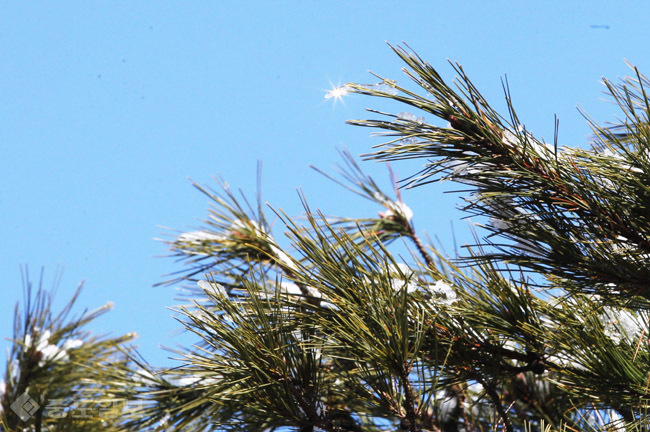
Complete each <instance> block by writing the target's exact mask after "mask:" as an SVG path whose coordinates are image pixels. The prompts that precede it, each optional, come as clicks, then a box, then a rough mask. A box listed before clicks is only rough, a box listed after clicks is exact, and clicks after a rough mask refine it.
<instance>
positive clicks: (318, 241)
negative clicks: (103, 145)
mask: <svg viewBox="0 0 650 432" xmlns="http://www.w3.org/2000/svg"><path fill="white" fill-rule="evenodd" d="M393 49H394V51H395V53H396V54H397V55H398V56H399V57H400V58H401V60H402V61H403V62H404V63H405V64H406V66H407V68H405V69H404V73H405V74H406V76H407V77H408V78H410V80H411V81H412V82H413V83H414V84H415V85H416V86H417V90H412V89H409V88H407V87H406V86H402V85H399V84H398V83H397V81H394V80H390V79H385V78H382V77H377V78H378V79H379V82H378V83H376V84H370V85H367V84H354V83H350V84H346V85H345V86H342V87H339V88H337V89H334V90H332V91H331V92H330V93H328V95H327V96H326V97H335V98H338V97H342V96H344V95H346V94H348V93H357V94H361V95H367V96H372V97H380V98H385V99H390V100H393V101H396V102H398V103H400V104H402V105H404V106H408V108H404V109H405V111H402V112H399V113H397V114H390V113H384V112H379V111H374V110H370V112H371V115H373V116H375V117H376V118H375V119H370V120H353V121H350V122H349V123H351V124H353V125H358V126H364V127H370V128H373V129H374V130H377V131H378V133H379V134H380V135H381V136H383V137H387V139H388V140H389V141H388V142H386V143H383V144H381V145H379V146H376V148H375V150H374V151H373V152H372V153H369V154H367V155H365V157H366V159H369V160H378V161H387V162H395V161H400V160H404V159H419V160H421V161H422V162H423V168H422V169H421V171H419V172H417V173H414V174H413V175H412V176H410V177H408V178H406V179H404V180H402V181H401V182H394V183H395V184H399V185H400V186H401V187H427V184H428V183H431V182H436V181H441V180H450V181H453V182H456V183H457V184H458V185H460V186H459V188H460V193H461V194H462V196H463V200H464V201H463V203H464V204H463V208H462V209H463V211H465V212H466V213H467V214H468V215H470V216H472V217H473V218H474V219H475V220H478V221H482V222H481V223H480V225H479V226H478V227H477V228H476V232H475V239H476V242H475V244H474V245H469V246H468V248H467V249H466V253H464V254H463V255H462V256H461V257H460V258H457V257H449V256H446V255H445V254H443V253H441V252H439V251H438V250H436V249H435V248H434V247H433V246H432V245H431V244H427V242H425V241H423V239H422V238H421V237H420V235H419V234H418V232H417V231H416V229H415V224H414V219H415V217H414V215H413V212H412V211H411V209H410V208H409V207H408V206H407V204H406V203H404V202H403V201H402V199H401V196H400V193H399V190H398V189H396V191H395V193H394V194H395V196H394V197H392V195H393V192H390V193H386V192H384V191H382V190H381V189H380V187H379V186H378V185H377V183H376V182H375V181H374V180H373V179H372V178H371V177H369V176H368V175H366V174H365V173H364V172H363V171H362V169H361V168H360V166H359V164H358V163H357V162H356V161H355V159H354V158H353V157H352V156H351V155H350V154H349V153H348V152H347V151H342V152H341V155H342V164H341V165H340V166H339V170H338V175H332V176H330V178H331V179H333V180H335V181H336V182H337V183H339V184H340V185H342V186H344V187H345V188H347V189H349V190H350V191H352V192H354V193H355V194H357V195H359V196H361V197H363V198H366V199H368V200H370V201H372V202H374V203H376V205H377V207H378V208H381V209H383V211H381V212H380V213H379V214H378V216H376V217H370V218H367V219H352V218H332V217H328V216H325V215H324V214H323V213H321V212H320V211H314V210H312V209H311V207H310V205H309V204H308V203H307V201H306V199H305V198H304V197H303V200H302V203H303V205H304V209H305V215H304V218H302V219H300V218H292V217H290V216H288V215H287V214H285V213H284V212H282V211H281V210H278V209H276V208H273V207H266V206H264V205H262V203H261V199H260V198H259V197H258V199H257V203H256V205H251V204H249V201H247V200H246V198H245V197H244V196H243V195H242V197H241V198H240V197H239V195H238V194H236V193H235V192H233V191H231V190H230V189H229V187H228V186H227V184H226V183H221V184H220V190H218V191H217V190H212V189H210V188H207V187H203V186H199V185H196V186H197V188H198V189H199V190H200V191H201V192H203V193H204V194H205V195H206V196H208V197H209V198H210V200H211V201H212V203H213V206H212V208H211V209H210V210H209V215H208V217H207V218H206V219H205V220H204V221H203V227H202V228H201V229H200V230H198V231H193V232H185V233H182V234H181V235H180V236H177V237H174V238H173V239H172V240H170V241H168V244H169V246H170V248H171V251H172V254H173V255H174V256H176V257H177V258H179V259H180V260H181V261H182V262H183V268H182V270H181V271H179V272H178V273H176V274H175V275H174V276H173V277H172V278H171V279H170V280H168V281H166V284H173V285H181V286H184V287H185V288H184V296H185V303H184V304H185V305H184V306H182V307H180V308H179V309H178V310H177V312H178V313H179V314H180V315H181V316H182V317H183V318H182V324H183V326H184V328H185V329H187V331H189V332H191V333H193V334H195V335H196V337H197V338H198V340H199V342H198V343H197V344H196V345H195V346H193V347H188V348H187V349H186V350H180V351H178V352H177V353H176V354H177V355H178V356H179V357H180V361H179V364H178V367H176V368H172V369H161V368H156V367H153V366H151V365H149V364H148V363H146V362H145V361H144V360H143V359H142V358H141V357H139V355H138V353H137V351H136V350H135V349H134V348H133V347H132V346H131V345H129V342H130V340H131V339H132V335H126V336H124V337H120V338H115V339H107V338H97V337H95V336H93V335H92V334H91V333H87V332H84V331H83V330H82V327H83V326H84V325H85V324H87V323H88V322H89V321H91V320H92V319H94V318H95V317H96V316H98V315H99V314H101V313H103V312H104V311H106V310H108V308H107V307H104V308H101V309H99V310H97V311H95V312H91V313H86V314H84V315H83V316H81V317H80V318H75V319H71V320H69V321H66V314H67V312H69V310H70V307H67V308H66V309H65V310H64V313H63V314H61V315H59V316H57V317H55V318H53V317H52V313H51V311H50V300H49V295H48V294H47V292H46V291H44V290H42V289H39V290H38V291H37V292H33V290H31V288H29V289H28V290H27V292H26V294H27V295H26V299H27V305H26V306H25V310H24V312H23V313H22V315H21V314H20V313H18V310H17V315H16V316H17V320H16V326H15V328H16V330H15V334H14V338H13V348H12V351H11V355H10V357H9V362H8V364H7V369H6V372H5V377H4V382H3V384H2V387H0V394H1V395H2V398H1V399H0V407H1V411H0V424H2V429H3V430H6V431H23V430H30V431H46V430H47V431H64V430H65V431H86V430H116V431H117V430H120V431H131V430H133V431H141V430H157V431H163V430H165V431H181V430H183V431H185V430H187V431H196V430H215V431H217V430H246V431H273V430H277V431H283V430H295V431H301V432H308V431H309V432H311V431H341V432H343V431H355V432H356V431H364V432H365V431H368V432H370V431H392V430H405V431H410V432H416V431H488V430H506V431H514V430H545V431H546V430H567V431H573V430H616V431H619V430H638V431H641V430H648V428H649V427H650V422H649V418H650V417H649V415H648V412H647V411H648V407H649V405H650V397H649V396H648V390H649V387H650V339H649V338H648V322H649V314H648V308H649V307H650V100H649V99H648V97H647V95H646V88H647V87H648V85H649V81H648V80H647V79H646V78H645V77H644V76H643V75H641V74H640V73H639V72H638V71H637V70H636V69H635V68H632V70H633V72H634V73H633V77H629V78H625V79H624V80H622V82H621V83H620V84H616V83H613V82H611V81H607V80H606V81H605V85H606V88H607V91H608V93H609V95H610V96H611V97H612V99H613V100H614V102H616V104H617V105H618V107H619V108H620V110H621V112H622V114H623V116H622V120H621V121H620V123H619V124H616V125H607V126H600V125H598V124H596V123H595V122H593V121H591V120H589V119H588V121H589V123H590V126H591V128H592V130H593V142H591V143H590V148H588V149H583V148H581V147H573V148H569V147H560V146H558V143H557V139H556V140H555V142H554V143H552V144H550V143H545V142H543V141H541V140H538V139H537V138H535V136H534V135H533V134H532V133H531V132H530V131H528V130H527V129H526V128H525V127H524V126H523V125H522V122H521V121H520V120H519V118H518V117H517V114H516V112H515V110H514V108H513V106H512V104H511V103H510V95H509V92H508V89H507V85H506V86H504V88H505V90H506V91H505V95H506V101H507V105H508V113H507V115H506V116H504V115H501V114H499V113H497V112H496V111H494V110H493V109H492V108H491V107H490V106H489V105H488V103H487V101H486V100H485V99H484V98H483V97H482V96H481V94H480V93H479V92H478V90H477V89H476V88H475V87H474V85H473V84H472V83H471V81H470V80H469V78H468V77H467V76H466V74H465V72H464V70H463V68H462V67H461V66H460V65H459V64H455V63H452V67H453V69H454V71H455V73H456V75H457V79H456V80H455V81H454V83H452V84H449V83H447V82H445V80H444V79H443V78H442V76H441V75H440V74H439V73H438V72H437V71H436V70H435V69H434V68H433V67H432V66H431V65H429V64H428V63H426V62H425V61H423V60H422V59H421V58H420V57H418V56H417V55H416V54H413V53H412V52H410V50H409V48H408V47H396V48H393ZM407 109H408V110H411V111H415V112H417V113H418V114H413V113H411V112H410V111H406V110H407ZM424 113H426V114H427V115H433V116H435V117H437V118H438V119H440V120H441V124H442V126H440V125H436V124H432V123H427V122H425V121H424V118H423V117H421V116H420V114H424ZM328 176H329V175H328ZM269 218H276V219H278V220H279V221H280V222H281V223H277V224H275V225H276V231H277V226H278V225H282V226H283V230H284V235H285V236H286V239H283V240H282V241H281V242H278V241H276V238H281V237H278V234H277V233H275V234H274V233H272V230H271V226H270V223H269ZM395 240H403V241H404V242H405V243H406V244H407V245H409V249H410V251H411V252H412V254H411V255H410V258H409V260H406V261H408V262H404V261H405V260H404V259H403V258H402V255H400V254H397V253H395V252H393V249H394V246H395V244H393V242H394V241H395ZM281 244H290V245H291V246H290V247H283V246H281ZM27 286H28V287H31V283H30V282H27ZM73 301H74V299H73ZM21 316H22V318H21ZM23 395H28V397H29V400H27V401H26V400H25V398H24V396H23ZM21 398H22V399H21ZM17 400H19V401H20V403H19V406H18V408H16V406H15V402H16V401H17ZM52 401H55V402H58V404H53V403H52ZM34 404H37V405H39V407H40V408H38V409H34ZM82 411H83V415H81V414H80V412H82ZM21 416H22V418H21Z"/></svg>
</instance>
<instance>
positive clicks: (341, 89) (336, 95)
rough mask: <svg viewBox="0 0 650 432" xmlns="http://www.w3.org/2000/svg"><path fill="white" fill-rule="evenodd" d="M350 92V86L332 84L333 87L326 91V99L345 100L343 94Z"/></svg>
mask: <svg viewBox="0 0 650 432" xmlns="http://www.w3.org/2000/svg"><path fill="white" fill-rule="evenodd" d="M349 92H350V88H349V87H347V86H338V87H334V85H332V89H331V90H330V91H328V92H327V93H325V99H334V102H336V101H341V102H342V101H343V96H345V95H347V94H348V93H349Z"/></svg>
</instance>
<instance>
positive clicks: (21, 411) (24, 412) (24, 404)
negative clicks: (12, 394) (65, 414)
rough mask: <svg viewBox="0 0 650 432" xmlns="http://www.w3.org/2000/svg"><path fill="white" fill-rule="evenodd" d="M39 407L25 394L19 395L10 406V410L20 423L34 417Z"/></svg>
mask: <svg viewBox="0 0 650 432" xmlns="http://www.w3.org/2000/svg"><path fill="white" fill-rule="evenodd" d="M39 408H40V406H39V405H38V404H37V403H36V401H35V400H34V399H32V398H31V397H29V395H28V394H27V392H25V393H23V394H21V395H20V397H19V398H18V399H16V400H15V401H14V403H12V404H11V410H12V411H13V412H15V413H16V414H17V415H18V417H20V419H21V420H22V421H27V420H29V419H30V417H31V416H33V415H34V413H35V412H36V411H38V409H39Z"/></svg>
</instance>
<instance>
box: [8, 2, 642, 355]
mask: <svg viewBox="0 0 650 432" xmlns="http://www.w3.org/2000/svg"><path fill="white" fill-rule="evenodd" d="M532 4H534V3H533V2H512V1H511V2H505V1H490V2H487V1H465V2H450V1H445V2H442V1H428V2H424V1H421V2H417V1H414V2H408V3H403V4H398V3H396V2H394V1H392V2H388V1H372V2H370V1H357V2H322V1H318V2H317V1H301V2H281V1H277V2H270V1H252V2H162V1H161V2H126V1H122V2H120V1H113V2H73V1H69V2H13V3H12V4H4V5H3V13H2V14H1V15H0V53H2V60H1V61H0V100H1V101H2V103H0V175H1V176H2V181H1V182H0V206H1V209H2V211H1V212H0V227H1V228H0V230H2V238H3V241H2V242H1V243H0V266H1V268H0V299H1V300H0V318H1V319H0V334H1V335H2V336H3V337H10V336H11V329H12V314H13V307H14V304H15V303H16V302H17V301H19V300H20V299H21V298H22V286H21V279H20V272H19V266H20V265H21V264H29V266H30V269H31V273H32V277H33V278H37V276H38V272H39V269H40V267H41V266H45V269H46V271H45V280H46V284H49V283H50V282H51V281H52V279H53V276H54V272H55V270H56V267H57V266H58V265H61V266H64V267H65V270H64V274H63V278H62V282H61V285H60V287H59V290H58V297H57V299H58V301H57V304H58V305H61V304H62V303H63V302H64V301H65V300H67V298H68V297H69V296H70V295H71V293H72V292H73V291H74V289H75V287H76V285H77V284H78V283H79V282H80V281H81V280H82V279H85V281H86V282H85V289H84V292H83V295H82V296H81V298H80V300H79V306H80V308H78V310H81V309H82V308H83V307H88V308H91V309H92V308H95V307H98V306H100V305H102V304H104V303H106V302H107V301H113V302H114V303H115V309H114V310H113V311H112V312H111V313H110V314H108V315H106V316H104V317H103V318H101V319H100V320H99V321H98V322H97V323H95V324H94V325H93V327H92V328H93V329H94V330H96V331H98V332H100V333H105V332H111V333H112V334H115V335H117V334H123V333H127V332H131V331H136V332H138V333H139V334H140V338H139V340H138V344H139V345H140V347H141V350H142V352H143V354H144V356H145V357H146V358H147V359H148V360H149V361H150V362H152V363H153V364H158V365H171V364H173V363H172V362H170V361H169V360H168V359H167V357H168V354H167V353H166V352H164V351H161V350H160V349H159V348H158V346H159V345H161V344H162V345H167V346H174V345H176V344H179V343H189V342H190V341H191V340H192V339H191V338H187V337H182V336H181V337H179V336H174V332H175V330H176V329H178V328H179V325H178V323H176V321H174V320H173V319H172V318H171V313H170V311H169V310H167V309H166V307H168V306H172V305H174V304H176V301H175V300H174V296H175V292H174V290H173V289H172V288H170V287H158V288H153V287H152V286H153V285H154V284H155V283H157V282H160V281H161V280H163V278H164V275H165V274H166V273H169V272H171V271H174V270H178V269H179V266H178V265H177V264H175V263H174V262H173V260H171V259H169V258H161V257H160V256H163V255H165V254H166V247H165V246H164V244H161V243H160V242H157V241H154V240H153V238H155V237H161V236H162V235H163V234H164V233H166V232H167V233H168V232H169V231H168V230H166V229H164V228H162V227H163V226H164V227H170V228H174V229H178V230H191V229H192V228H193V227H196V226H198V224H199V222H198V219H200V218H202V217H203V216H204V215H205V214H206V208H207V205H208V200H207V199H206V198H205V197H204V196H202V195H201V194H200V193H198V192H197V191H195V190H194V189H193V188H192V187H191V183H190V181H189V180H188V177H189V178H191V179H193V180H194V181H196V182H198V183H201V184H207V185H215V183H214V182H213V180H212V177H213V176H215V175H220V176H222V177H223V178H224V179H225V180H227V181H228V182H229V183H230V184H231V185H232V186H233V187H241V188H242V189H243V190H244V191H245V192H246V193H247V194H248V195H249V196H251V197H254V193H255V181H256V180H255V176H256V165H257V161H258V160H260V161H262V162H263V166H264V168H263V184H262V194H263V198H264V200H265V201H268V202H269V203H271V204H272V205H273V206H275V207H277V208H282V209H284V210H285V211H286V212H287V213H289V214H295V215H298V214H299V213H300V212H301V207H300V204H299V200H298V196H297V193H296V190H297V188H302V189H303V190H304V192H305V194H306V196H307V198H308V200H309V202H310V203H311V205H312V206H313V207H318V208H321V209H323V210H324V211H325V212H326V213H330V214H340V215H352V216H364V215H371V214H375V212H376V211H377V210H380V209H377V208H375V207H374V206H373V205H372V204H371V203H366V202H360V201H359V200H358V199H357V198H355V196H353V195H351V194H346V193H345V192H344V191H342V190H340V189H337V187H336V186H334V185H332V184H331V183H329V182H328V181H327V180H326V179H324V178H323V177H321V176H319V175H318V174H316V173H315V172H313V171H312V170H311V169H310V168H309V164H315V165H317V166H319V167H321V168H327V167H329V166H331V165H333V164H334V163H336V162H337V161H338V156H337V153H336V146H346V147H347V148H349V149H350V151H351V152H352V153H354V154H360V153H364V152H367V151H369V149H370V146H371V145H373V144H377V143H379V141H378V140H377V139H376V138H375V139H372V138H370V137H369V136H368V135H369V134H368V132H369V130H367V129H361V128H354V127H352V126H346V125H344V124H343V122H344V121H345V120H346V119H349V118H364V117H365V116H366V114H365V112H364V108H366V107H378V106H382V107H383V106H384V105H383V104H382V105H380V102H379V101H376V100H372V99H368V98H363V97H361V96H350V97H348V98H346V99H345V101H344V102H345V103H344V104H341V103H338V104H336V105H333V103H332V101H331V100H325V99H324V98H323V96H324V94H325V91H326V90H327V89H329V88H330V87H331V84H339V83H340V84H343V83H345V82H347V81H357V82H374V81H375V79H374V78H372V77H371V76H370V75H369V74H368V73H367V70H372V71H374V72H377V73H379V74H381V75H383V76H386V77H389V78H393V79H397V80H398V82H400V83H402V82H405V81H406V78H405V77H404V76H403V75H402V74H401V72H400V68H401V67H402V64H401V63H400V61H399V60H398V58H397V57H396V56H395V55H394V54H393V53H392V52H391V51H390V49H389V48H388V47H387V46H386V44H385V41H388V42H391V43H394V44H398V43H400V42H401V41H405V42H407V43H408V44H409V45H410V46H411V47H413V49H414V50H416V51H417V52H418V53H419V54H420V55H421V56H422V57H423V58H425V59H427V60H428V61H429V62H430V63H431V64H432V65H434V66H435V67H438V68H439V69H440V70H441V71H442V72H443V75H445V76H448V77H449V78H451V77H452V76H453V75H452V74H451V70H450V67H449V66H448V65H447V64H446V59H454V60H458V61H459V62H460V63H461V64H462V65H463V66H464V68H465V70H466V71H467V72H468V74H469V75H470V77H472V79H473V80H474V82H475V84H476V85H477V86H478V87H479V88H480V89H481V90H482V91H483V93H484V95H485V96H486V97H487V99H488V100H489V101H492V102H493V104H494V106H495V107H496V108H501V109H502V108H503V107H504V106H505V104H504V102H503V97H502V90H501V83H500V77H501V76H503V75H504V74H507V75H508V79H509V82H510V86H511V91H512V94H513V99H514V103H515V107H516V108H517V110H518V113H519V116H520V118H521V119H523V121H524V122H525V124H526V126H527V128H528V129H529V130H531V131H532V132H533V133H535V134H537V135H538V136H541V137H545V138H546V139H548V140H551V139H552V136H553V118H554V117H553V116H554V114H557V115H558V117H559V119H560V134H559V141H560V143H561V144H565V145H571V146H574V145H584V144H585V143H586V142H587V140H588V135H589V129H588V127H587V125H586V123H585V121H584V120H583V118H582V117H581V115H580V114H579V113H578V111H577V110H576V106H578V105H580V106H581V107H583V108H584V109H585V110H586V111H587V112H588V113H590V114H591V115H592V116H593V117H594V118H595V119H596V120H599V121H608V120H613V119H614V115H615V114H616V111H615V109H614V106H613V105H611V104H608V103H605V102H603V101H601V100H600V99H601V98H602V97H603V95H602V90H603V87H602V85H601V84H600V83H599V81H600V80H601V77H603V76H606V77H609V78H617V77H621V76H624V75H626V74H628V73H629V72H630V70H629V69H628V68H627V66H626V65H625V63H624V60H625V59H627V60H628V61H630V62H631V63H632V64H635V65H637V66H639V68H640V69H641V71H646V72H647V73H650V55H649V54H648V51H647V46H646V45H647V40H648V36H649V34H648V33H649V31H648V29H647V17H648V16H650V5H646V3H643V2H638V1H637V2H631V1H619V2H605V1H600V2H599V1H592V2H582V1H581V2H578V1H575V2H566V1H563V2H560V1H546V2H538V4H539V6H531V5H532ZM605 26H608V27H605ZM387 109H389V110H392V111H394V112H400V111H403V110H404V109H403V108H400V107H399V106H388V107H387ZM427 120H432V119H427ZM365 166H366V168H367V170H368V172H370V173H371V174H373V175H374V176H375V177H376V178H377V179H378V180H382V181H384V184H386V181H385V178H386V177H387V176H386V168H385V167H384V166H382V165H379V164H374V163H371V162H368V163H366V164H365ZM393 168H394V169H395V171H396V172H397V173H398V175H401V176H406V175H408V174H410V173H412V172H413V169H414V168H413V165H409V166H406V165H401V164H396V165H394V167H393ZM441 191H442V188H441V187H440V186H431V187H428V188H422V189H420V190H416V191H407V192H405V193H404V194H403V198H404V200H405V201H406V202H407V203H409V204H410V205H411V207H412V208H413V209H414V210H415V214H416V216H415V223H416V227H417V228H419V229H422V230H424V231H426V232H427V233H428V234H429V235H431V236H434V235H437V236H438V237H439V238H440V240H441V242H442V243H443V245H445V246H446V247H447V248H450V249H451V248H452V247H453V246H452V245H451V241H452V240H451V239H452V237H451V233H450V231H451V230H450V224H451V222H452V221H453V224H454V227H455V230H456V235H457V237H458V238H459V239H460V241H462V239H468V238H469V236H468V234H467V228H466V224H465V222H462V221H460V220H459V219H458V218H459V214H458V213H457V212H455V211H454V210H453V208H454V206H455V204H457V203H458V199H457V198H456V197H453V196H450V195H445V196H443V195H442V194H441ZM278 228H279V227H278ZM280 231H281V230H278V232H277V233H276V236H279V233H280ZM3 344H4V345H5V346H8V342H3ZM3 351H4V350H3Z"/></svg>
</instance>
